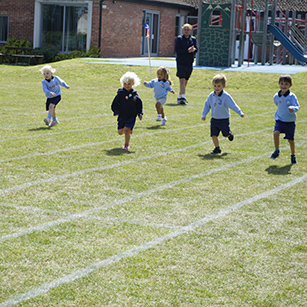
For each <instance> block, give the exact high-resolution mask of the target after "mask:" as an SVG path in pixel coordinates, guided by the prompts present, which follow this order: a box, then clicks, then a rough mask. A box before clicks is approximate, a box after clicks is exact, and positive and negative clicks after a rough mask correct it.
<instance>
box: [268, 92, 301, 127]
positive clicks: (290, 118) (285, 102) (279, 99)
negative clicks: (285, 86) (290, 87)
mask: <svg viewBox="0 0 307 307" xmlns="http://www.w3.org/2000/svg"><path fill="white" fill-rule="evenodd" d="M273 100H274V103H275V104H276V106H277V110H276V112H275V115H274V119H275V120H281V121H283V122H295V120H296V112H297V111H298V110H299V108H300V105H299V103H298V100H297V98H296V96H295V94H293V93H291V92H290V91H288V92H287V93H285V94H284V95H282V94H281V91H279V92H278V93H276V94H275V95H274V97H273ZM288 107H292V109H293V111H292V112H290V111H289V109H288Z"/></svg>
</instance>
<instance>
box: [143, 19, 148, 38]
mask: <svg viewBox="0 0 307 307" xmlns="http://www.w3.org/2000/svg"><path fill="white" fill-rule="evenodd" d="M143 27H145V29H146V37H149V24H148V21H147V22H146V23H145V24H144V25H143Z"/></svg>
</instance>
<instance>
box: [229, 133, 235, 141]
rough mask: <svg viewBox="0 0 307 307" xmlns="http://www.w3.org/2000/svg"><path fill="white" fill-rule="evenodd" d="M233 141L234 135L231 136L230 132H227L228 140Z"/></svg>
mask: <svg viewBox="0 0 307 307" xmlns="http://www.w3.org/2000/svg"><path fill="white" fill-rule="evenodd" d="M233 139H234V135H233V134H232V132H229V136H228V140H229V141H233Z"/></svg>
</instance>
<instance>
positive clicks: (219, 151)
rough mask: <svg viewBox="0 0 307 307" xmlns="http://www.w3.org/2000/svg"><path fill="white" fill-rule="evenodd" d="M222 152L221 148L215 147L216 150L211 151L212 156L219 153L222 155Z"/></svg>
mask: <svg viewBox="0 0 307 307" xmlns="http://www.w3.org/2000/svg"><path fill="white" fill-rule="evenodd" d="M221 152H222V150H221V148H220V147H215V148H214V149H213V150H212V151H211V153H212V154H218V153H221Z"/></svg>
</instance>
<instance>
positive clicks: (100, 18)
mask: <svg viewBox="0 0 307 307" xmlns="http://www.w3.org/2000/svg"><path fill="white" fill-rule="evenodd" d="M103 1H104V0H100V1H99V36H98V49H99V57H100V52H101V31H102V25H101V22H102V3H103Z"/></svg>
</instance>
